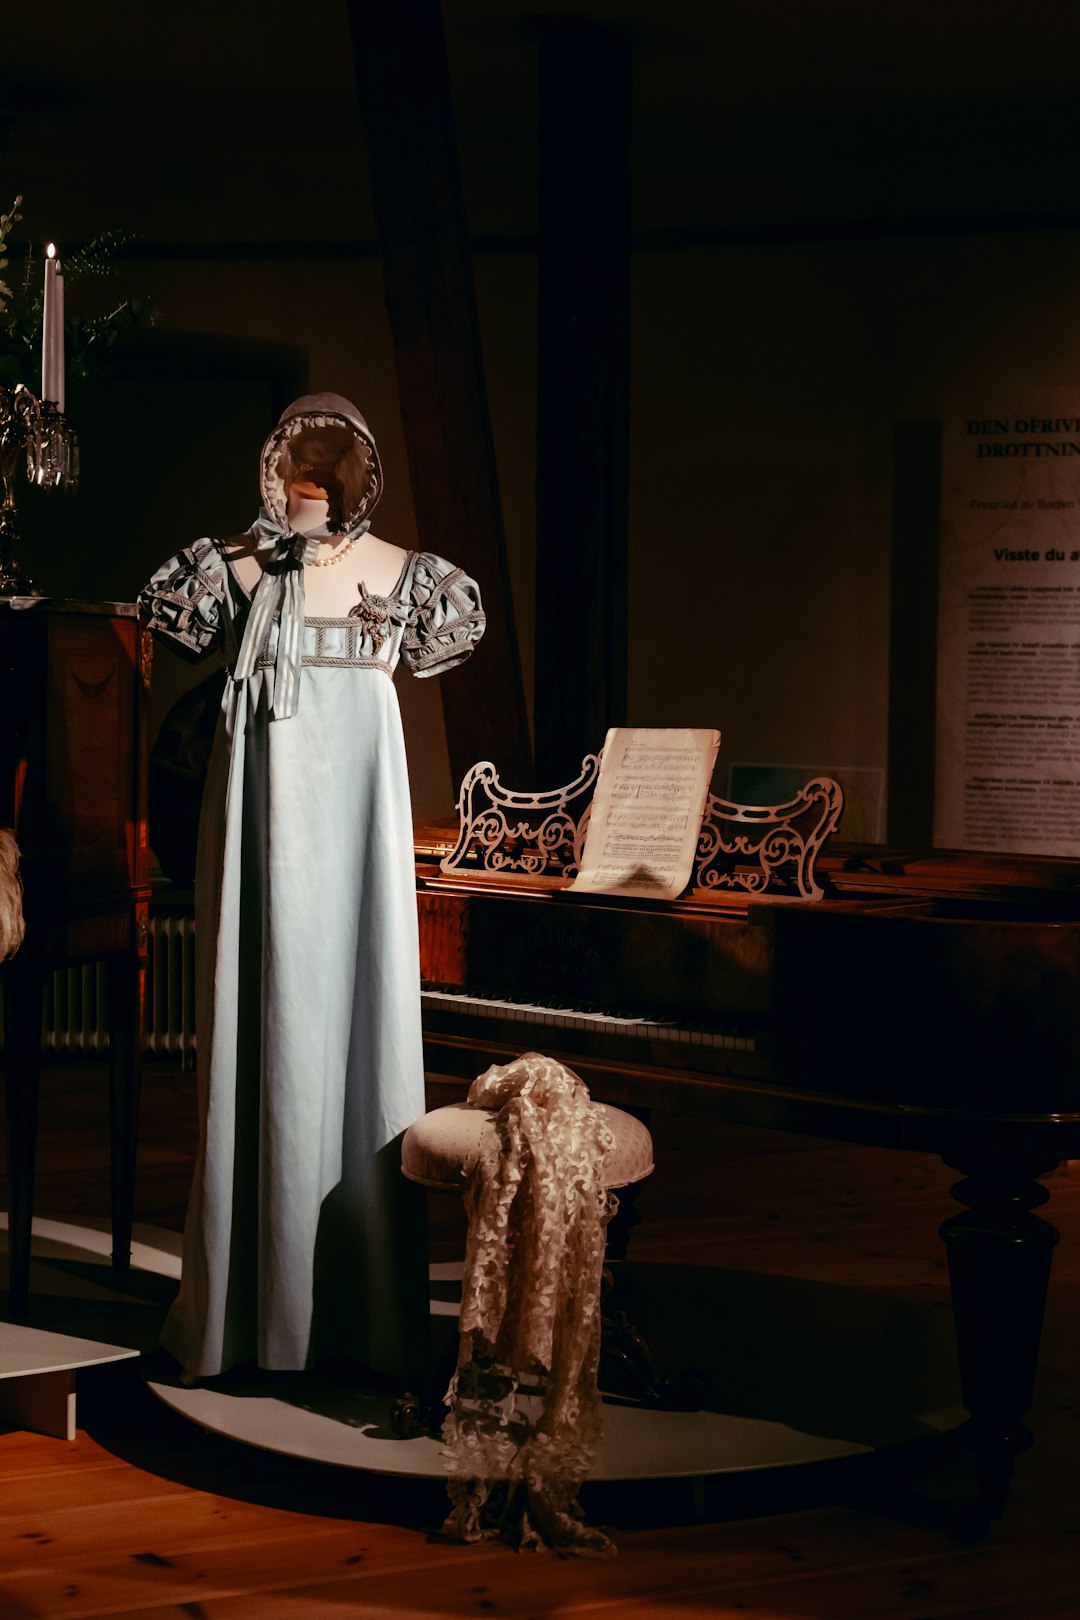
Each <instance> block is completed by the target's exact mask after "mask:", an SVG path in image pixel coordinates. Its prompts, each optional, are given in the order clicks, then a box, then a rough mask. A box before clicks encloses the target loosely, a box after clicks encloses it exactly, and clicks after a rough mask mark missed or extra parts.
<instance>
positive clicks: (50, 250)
mask: <svg viewBox="0 0 1080 1620" xmlns="http://www.w3.org/2000/svg"><path fill="white" fill-rule="evenodd" d="M45 252H46V254H47V256H48V257H49V258H50V259H55V258H56V243H55V242H50V243H49V245H48V247H47V248H46V249H45Z"/></svg>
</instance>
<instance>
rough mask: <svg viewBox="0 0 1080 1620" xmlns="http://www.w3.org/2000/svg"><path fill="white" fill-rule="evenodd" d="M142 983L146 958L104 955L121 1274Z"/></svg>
mask: <svg viewBox="0 0 1080 1620" xmlns="http://www.w3.org/2000/svg"><path fill="white" fill-rule="evenodd" d="M145 985H146V959H145V957H144V956H142V955H137V954H135V953H132V954H131V955H118V956H111V957H109V958H108V960H107V962H106V968H105V986H106V996H107V1004H108V1018H109V1123H110V1137H111V1141H110V1149H111V1193H112V1235H113V1248H112V1263H113V1270H114V1271H116V1272H118V1273H119V1274H120V1275H121V1276H122V1275H123V1274H124V1273H125V1272H126V1271H127V1270H128V1267H129V1266H130V1264H131V1228H132V1224H133V1221H134V1206H135V1156H136V1150H137V1147H138V1135H139V1098H140V1092H141V1090H142V1023H143V1017H142V1014H143V994H144V991H145Z"/></svg>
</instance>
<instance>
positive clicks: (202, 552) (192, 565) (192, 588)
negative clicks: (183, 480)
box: [139, 540, 227, 657]
mask: <svg viewBox="0 0 1080 1620" xmlns="http://www.w3.org/2000/svg"><path fill="white" fill-rule="evenodd" d="M226 580H227V571H226V564H225V559H224V557H223V556H222V554H221V552H220V550H219V549H218V547H217V546H216V545H215V544H214V542H213V541H212V540H196V541H195V544H194V545H192V546H188V547H187V548H186V549H185V550H183V551H181V552H180V553H179V555H178V556H176V557H170V558H169V561H168V562H167V563H163V564H162V565H161V567H160V568H159V569H158V570H157V572H156V573H155V574H154V576H153V577H152V579H151V580H150V583H149V584H148V585H147V586H146V588H145V590H143V591H141V592H140V594H139V612H140V614H141V616H142V618H143V619H144V620H145V621H146V622H147V624H148V625H149V627H150V629H151V630H154V631H156V632H157V634H158V635H162V636H168V638H169V640H170V641H172V642H174V643H175V644H176V645H178V646H179V647H181V648H183V649H184V650H185V651H186V652H188V653H193V654H194V655H195V656H196V657H201V656H202V654H204V653H208V652H210V651H211V650H212V648H213V647H215V646H216V644H217V643H218V641H219V640H220V638H221V630H222V617H221V608H222V603H223V601H224V600H225V592H226Z"/></svg>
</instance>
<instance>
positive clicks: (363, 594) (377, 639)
mask: <svg viewBox="0 0 1080 1620" xmlns="http://www.w3.org/2000/svg"><path fill="white" fill-rule="evenodd" d="M359 590H360V600H359V602H357V604H356V606H355V607H352V608H350V609H349V618H350V619H359V620H360V623H361V624H362V625H363V627H364V634H365V635H366V636H370V638H371V650H372V654H373V655H374V656H378V653H379V649H380V648H381V646H382V644H383V642H384V641H385V640H386V636H387V631H388V628H389V624H390V614H389V611H388V609H387V606H386V603H385V602H384V601H383V599H382V597H381V596H372V595H371V594H370V592H369V591H368V588H367V586H366V585H365V584H364V582H363V581H362V580H361V582H360V586H359Z"/></svg>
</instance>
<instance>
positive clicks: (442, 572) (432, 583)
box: [401, 552, 486, 677]
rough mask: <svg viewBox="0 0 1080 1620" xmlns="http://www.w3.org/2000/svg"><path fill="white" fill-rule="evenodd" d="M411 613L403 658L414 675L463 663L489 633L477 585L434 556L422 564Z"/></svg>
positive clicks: (415, 578) (427, 556)
mask: <svg viewBox="0 0 1080 1620" xmlns="http://www.w3.org/2000/svg"><path fill="white" fill-rule="evenodd" d="M411 594H412V611H411V613H410V616H409V622H408V625H407V626H406V629H405V636H404V639H403V641H402V645H401V656H402V659H403V661H404V662H405V663H406V664H407V665H408V667H409V669H410V670H411V671H412V673H413V674H414V675H417V676H420V677H424V676H428V675H441V674H442V672H443V670H446V669H453V668H454V666H455V665H457V664H463V663H464V662H465V660H466V658H469V657H470V656H471V655H472V651H473V648H474V647H475V646H476V643H477V642H478V641H479V640H480V637H481V636H482V635H483V633H484V627H485V624H486V620H485V618H484V610H483V607H482V606H481V603H480V591H479V587H478V586H477V584H476V581H475V580H473V579H470V578H469V576H468V574H466V573H465V572H464V570H463V569H461V568H454V567H453V566H452V565H451V564H450V563H448V562H444V561H443V559H442V558H441V557H436V556H433V555H432V554H431V553H430V552H425V553H423V554H422V555H421V556H420V557H419V558H418V560H417V565H416V570H415V572H414V575H413V587H412V593H411Z"/></svg>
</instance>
